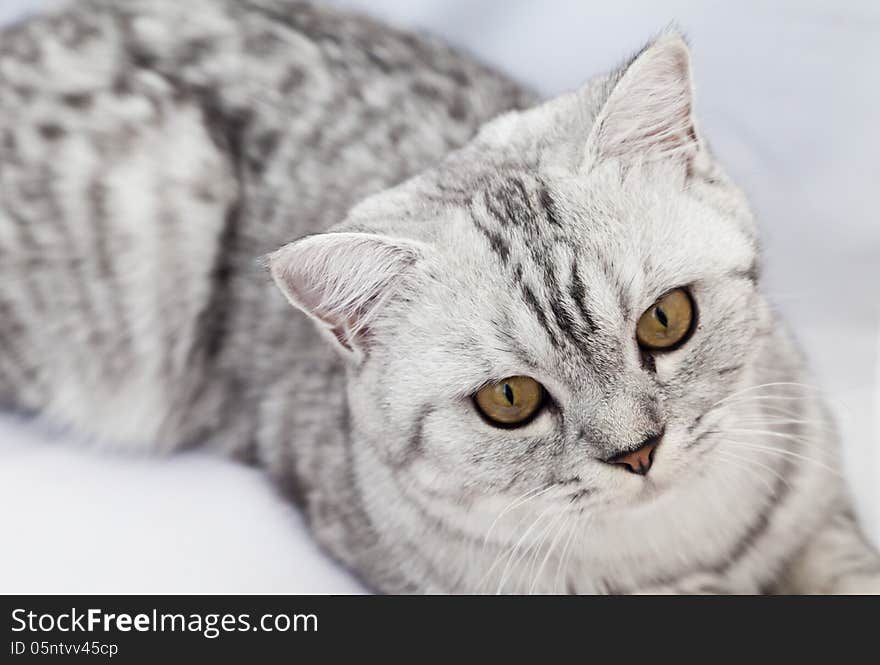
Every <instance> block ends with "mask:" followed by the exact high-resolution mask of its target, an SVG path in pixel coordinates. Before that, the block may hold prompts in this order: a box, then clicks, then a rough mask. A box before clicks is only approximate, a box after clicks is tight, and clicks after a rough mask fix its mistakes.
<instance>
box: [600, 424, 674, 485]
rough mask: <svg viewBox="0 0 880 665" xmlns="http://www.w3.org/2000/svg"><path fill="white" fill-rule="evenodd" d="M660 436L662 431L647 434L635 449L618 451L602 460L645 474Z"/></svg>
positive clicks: (649, 468)
mask: <svg viewBox="0 0 880 665" xmlns="http://www.w3.org/2000/svg"><path fill="white" fill-rule="evenodd" d="M661 438H663V434H662V433H661V434H655V435H653V436H649V437H648V438H647V439H645V440H644V441H642V443H640V444H639V447H638V448H636V449H635V450H628V451H625V452H622V453H619V454H617V455H614V456H613V457H609V458H608V459H606V460H604V461H605V462H607V463H608V464H616V465H618V466H622V467H624V468H625V469H627V470H628V471H630V472H632V473H637V474H639V475H640V476H645V475H647V474H648V471H650V470H651V465H652V464H653V463H654V451H656V450H657V446H659V445H660V439H661Z"/></svg>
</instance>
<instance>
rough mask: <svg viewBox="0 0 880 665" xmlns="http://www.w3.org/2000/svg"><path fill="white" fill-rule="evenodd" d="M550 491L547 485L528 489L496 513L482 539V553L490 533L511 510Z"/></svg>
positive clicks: (550, 488) (550, 486) (551, 486)
mask: <svg viewBox="0 0 880 665" xmlns="http://www.w3.org/2000/svg"><path fill="white" fill-rule="evenodd" d="M552 489H553V485H549V486H547V487H544V488H542V487H534V488H532V489H530V490H529V491H527V492H525V493H524V494H521V495H520V496H518V497H516V498H515V499H513V501H511V502H510V503H509V504H507V506H505V507H504V508H503V509H502V510H501V512H500V513H498V516H497V517H496V518H495V519H494V520H493V521H492V524H490V525H489V529H488V530H487V531H486V536H485V537H484V538H483V551H484V552H485V551H486V547H487V546H488V544H489V538H490V537H491V536H492V531H493V530H494V529H495V527H496V526H497V525H498V523H499V522H500V521H501V519H502V518H503V517H504V516H505V515H506V514H507V513H509V512H510V511H511V510H514V509H515V508H519V507H520V506H522V505H523V504H524V503H528V502H529V501H532V500H533V499H537V498H538V497H539V496H541V495H543V494H546V493H547V492H549V491H550V490H552Z"/></svg>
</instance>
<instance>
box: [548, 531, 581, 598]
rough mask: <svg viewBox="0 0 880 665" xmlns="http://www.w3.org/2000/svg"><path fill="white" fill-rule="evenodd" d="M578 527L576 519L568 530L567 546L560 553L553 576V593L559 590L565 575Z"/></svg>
mask: <svg viewBox="0 0 880 665" xmlns="http://www.w3.org/2000/svg"><path fill="white" fill-rule="evenodd" d="M577 527H578V524H577V520H575V523H574V525H573V528H570V529H569V531H568V538H566V540H565V546H564V547H563V548H562V554H560V555H559V563H557V564H556V575H554V577H553V593H556V592H557V589H558V588H559V580H560V578H561V577H562V576H564V575H565V566H566V565H567V561H568V553H569V551H570V548H571V543H572V540H573V539H574V538H575V536H576V535H577V534H578V528H577Z"/></svg>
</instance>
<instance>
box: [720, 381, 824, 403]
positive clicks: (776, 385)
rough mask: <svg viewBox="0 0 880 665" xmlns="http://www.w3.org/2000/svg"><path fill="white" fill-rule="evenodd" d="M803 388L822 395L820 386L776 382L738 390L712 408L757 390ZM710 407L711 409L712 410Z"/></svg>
mask: <svg viewBox="0 0 880 665" xmlns="http://www.w3.org/2000/svg"><path fill="white" fill-rule="evenodd" d="M782 387H785V388H801V389H804V390H811V391H814V392H818V393H821V392H822V390H821V388H819V387H818V386H812V385H809V384H807V383H797V382H794V381H774V382H771V383H759V384H757V385H754V386H749V387H747V388H743V389H742V390H738V391H736V392H734V393H731V394H730V395H728V396H727V397H722V398H721V399H720V400H718V401H717V402H715V403H714V404H712V407H714V406H718V405H719V404H724V403H725V402H729V401H731V400H733V399H735V398H738V397H739V396H741V395H745V394H746V393H750V392H754V391H756V390H764V389H766V388H782ZM712 407H710V408H712Z"/></svg>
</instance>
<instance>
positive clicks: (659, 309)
mask: <svg viewBox="0 0 880 665" xmlns="http://www.w3.org/2000/svg"><path fill="white" fill-rule="evenodd" d="M693 323H694V302H693V300H691V297H690V295H688V292H687V291H685V290H684V289H675V290H674V291H670V292H669V293H667V294H666V295H665V296H663V297H662V298H660V300H658V301H657V302H655V303H654V304H653V305H651V306H650V307H649V308H648V310H647V311H646V312H645V313H644V314H642V318H640V319H639V322H638V324H637V325H636V338H637V339H638V340H639V345H640V346H641V347H642V348H645V349H656V350H664V349H671V348H673V347H675V346H678V345H680V344H683V343H684V342H685V341H687V338H688V337H689V336H690V333H691V332H692V329H693Z"/></svg>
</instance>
